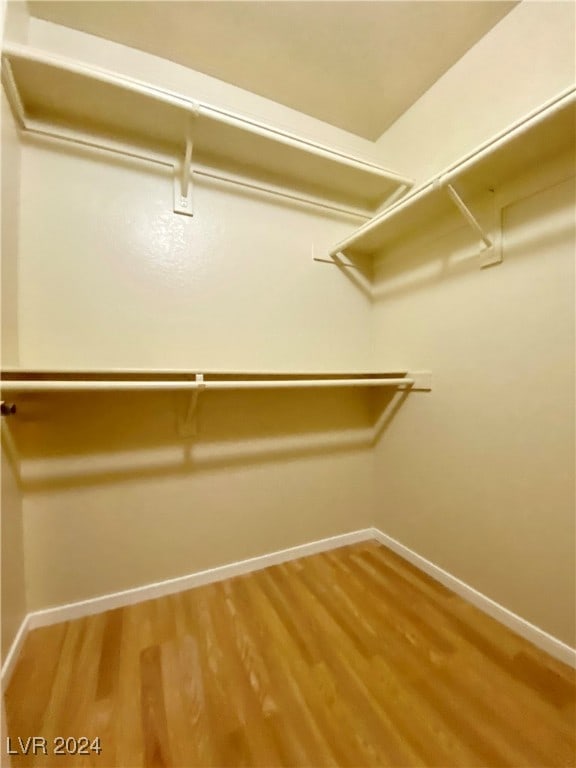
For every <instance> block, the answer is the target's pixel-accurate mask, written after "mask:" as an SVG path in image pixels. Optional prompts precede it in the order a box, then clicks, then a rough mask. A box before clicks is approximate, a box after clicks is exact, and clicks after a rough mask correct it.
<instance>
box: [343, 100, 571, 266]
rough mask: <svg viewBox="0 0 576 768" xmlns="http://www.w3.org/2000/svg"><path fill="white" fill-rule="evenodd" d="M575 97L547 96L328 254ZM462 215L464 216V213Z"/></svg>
mask: <svg viewBox="0 0 576 768" xmlns="http://www.w3.org/2000/svg"><path fill="white" fill-rule="evenodd" d="M575 98H576V88H574V86H571V87H570V88H567V89H565V90H564V91H562V92H561V93H559V94H558V95H557V96H555V97H554V98H553V99H550V101H548V102H546V103H545V104H543V105H542V106H541V107H539V108H538V109H535V110H534V111H533V112H530V113H529V114H528V115H526V116H525V117H523V118H522V119H521V120H519V121H517V122H516V123H514V124H513V125H511V126H510V127H509V128H507V129H506V130H505V131H502V132H501V133H499V134H498V135H496V136H494V137H492V138H491V139H488V141H485V142H484V143H483V144H481V145H480V146H479V147H477V148H476V149H475V150H473V151H472V152H469V153H468V154H467V155H465V156H464V157H462V158H461V159H460V160H458V161H457V162H456V163H454V164H453V165H451V166H449V167H448V168H446V170H444V171H443V172H442V173H440V174H439V175H438V176H436V177H434V178H433V179H431V180H429V181H427V182H425V183H424V184H422V185H421V186H419V187H417V188H416V189H414V190H412V191H411V192H409V193H408V194H407V195H406V196H405V197H403V198H402V199H401V200H400V201H399V202H397V203H395V204H393V205H391V206H390V207H389V208H386V209H385V210H384V211H382V213H380V214H378V215H377V216H375V217H374V218H372V219H371V220H370V221H368V222H367V223H366V224H364V225H362V227H360V229H359V230H357V231H356V232H354V233H353V234H352V235H350V237H348V238H346V239H345V240H342V241H341V242H340V243H338V244H337V245H336V246H335V247H334V248H333V249H332V250H331V251H330V254H329V255H330V256H332V257H334V256H336V255H338V254H339V253H341V252H343V251H346V249H347V248H350V247H351V246H354V245H355V243H356V242H357V241H359V240H362V238H363V237H364V236H365V235H367V234H369V233H370V232H372V230H374V229H377V228H378V227H380V226H381V225H382V224H383V223H384V222H385V221H386V220H387V219H388V218H393V217H394V216H395V215H396V214H397V213H399V212H400V211H403V210H404V209H405V208H410V207H411V206H412V205H413V204H414V203H416V202H418V201H419V200H421V199H422V198H424V197H428V196H429V195H430V194H432V193H433V192H436V191H437V190H439V189H442V188H444V187H449V186H450V185H451V183H452V182H454V181H456V179H457V178H458V176H460V174H462V173H463V172H464V171H467V170H468V169H469V168H471V167H472V166H474V165H476V163H478V162H480V161H481V160H484V159H485V158H486V157H489V156H490V155H491V154H493V153H494V152H496V151H497V150H498V149H500V148H501V147H503V146H505V145H506V144H509V143H510V142H512V141H514V139H516V138H517V137H518V136H521V135H522V134H523V133H526V131H529V130H530V129H531V128H534V127H535V126H537V125H539V124H540V123H542V122H545V121H546V120H548V119H549V118H550V117H552V116H553V115H555V114H556V113H558V112H560V111H561V110H563V109H565V108H566V107H567V106H569V105H571V104H572V103H573V102H574V100H575ZM457 204H458V203H457ZM459 207H460V206H459ZM461 210H462V209H461ZM465 215H466V216H467V217H468V212H467V213H466V214H465ZM473 226H474V224H473ZM482 238H483V235H482Z"/></svg>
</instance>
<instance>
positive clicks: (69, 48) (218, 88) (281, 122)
mask: <svg viewBox="0 0 576 768" xmlns="http://www.w3.org/2000/svg"><path fill="white" fill-rule="evenodd" d="M29 43H30V45H33V46H35V47H38V48H41V49H43V50H46V51H52V52H53V53H56V54H58V55H60V56H67V57H70V58H72V59H77V60H78V61H83V62H85V63H87V64H92V65H95V66H100V67H103V68H104V69H110V70H112V71H114V72H117V73H120V74H123V75H127V76H129V77H134V78H137V79H140V80H144V81H145V82H148V83H151V84H154V85H157V86H159V87H161V88H165V89H168V90H173V91H175V92H177V93H181V94H184V95H185V96H188V97H189V98H192V99H197V100H198V101H204V102H207V103H209V104H213V105H214V106H217V107H221V108H223V109H230V110H231V111H232V112H236V113H238V114H242V115H246V116H249V117H253V118H255V119H256V120H260V121H262V122H264V123H269V124H270V125H272V126H274V127H276V128H284V129H285V130H287V131H292V132H294V133H296V134H298V135H301V136H303V137H307V138H309V139H315V140H317V141H319V142H321V143H325V144H327V145H329V146H332V147H335V148H336V147H339V148H340V149H342V150H343V151H347V152H350V153H352V154H357V155H359V156H362V157H365V158H367V159H372V160H374V159H375V158H377V157H379V156H380V155H379V153H377V151H376V148H375V146H374V143H373V142H371V141H368V140H367V139H363V138H360V137H359V136H355V135H354V134H351V133H349V132H348V131H344V130H342V129H340V128H335V127H334V126H333V125H329V124H328V123H325V122H323V121H322V120H317V119H316V118H313V117H310V116H309V115H304V114H303V113H302V112H297V111H296V110H294V109H290V108H289V107H285V106H284V105H282V104H278V103H276V102H274V101H271V100H270V99H266V98H264V97H262V96H258V95H256V94H254V93H251V92H249V91H246V90H244V89H242V88H237V87H236V86H233V85H230V84H229V83H225V82H223V81H222V80H218V79H217V78H215V77H210V76H209V75H205V74H203V73H201V72H196V71H194V70H191V69H188V68H186V67H183V66H181V65H179V64H175V63H174V62H172V61H167V60H166V59H162V58H160V57H158V56H153V55H151V54H149V53H144V52H143V51H137V50H135V49H133V48H128V47H127V46H124V45H120V44H118V43H113V42H110V41H108V40H103V39H101V38H99V37H95V36H94V35H88V34H86V33H84V32H78V31H77V30H73V29H67V28H66V27H62V26H60V25H58V24H52V23H50V22H47V21H43V20H41V19H35V18H32V19H31V21H30V30H29ZM392 170H395V169H394V168H392Z"/></svg>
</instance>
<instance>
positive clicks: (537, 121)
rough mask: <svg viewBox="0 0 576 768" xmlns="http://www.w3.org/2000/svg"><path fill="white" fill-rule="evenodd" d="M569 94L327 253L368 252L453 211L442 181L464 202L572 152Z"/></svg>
mask: <svg viewBox="0 0 576 768" xmlns="http://www.w3.org/2000/svg"><path fill="white" fill-rule="evenodd" d="M575 94H576V89H575V88H570V89H568V90H566V91H564V92H563V93H561V94H559V95H558V96H557V97H556V98H555V99H553V100H551V101H550V102H547V103H546V104H545V105H543V106H542V107H541V108H540V109H538V110H536V111H534V112H532V113H530V114H529V115H527V116H526V117H525V118H524V119H523V120H520V121H518V122H517V123H514V125H512V126H510V127H509V128H508V129H506V130H505V131H502V132H501V133H499V134H498V135H497V136H495V137H494V138H492V139H491V140H490V141H488V142H486V143H485V144H483V145H482V146H481V147H479V148H478V149H476V150H475V151H474V152H472V153H470V154H469V155H467V156H466V157H464V158H463V159H462V160H460V161H459V162H458V163H455V164H454V165H452V166H450V167H449V168H447V169H446V170H445V171H444V172H443V173H441V174H440V175H439V176H437V177H436V178H434V179H432V180H430V181H429V182H427V183H425V184H422V185H421V186H420V187H418V188H416V189H414V190H413V191H412V192H410V194H408V195H407V196H406V197H404V198H403V199H402V200H400V202H398V203H396V204H394V205H392V206H390V207H389V208H387V209H386V210H385V211H383V212H382V213H381V214H379V215H377V216H375V217H374V218H372V219H371V220H370V221H368V222H366V224H364V225H362V226H361V227H360V228H359V229H358V230H357V231H356V232H354V233H353V234H352V235H350V236H349V237H347V238H346V239H345V240H342V241H341V242H339V243H338V244H337V245H336V246H335V247H334V248H333V249H332V250H331V251H330V255H331V256H336V255H337V254H339V253H346V254H349V255H354V254H358V255H362V256H367V255H373V254H375V253H377V252H379V251H382V250H383V249H384V248H385V247H387V246H390V245H391V244H392V243H394V242H396V241H399V240H401V239H402V238H404V237H406V236H407V235H409V234H410V233H411V232H413V231H416V230H421V229H422V228H423V227H425V226H426V225H428V224H430V223H431V222H433V221H438V220H439V219H441V218H442V217H444V216H446V215H448V214H450V213H452V212H455V211H456V208H455V206H454V202H453V201H452V200H451V199H450V196H449V194H448V193H447V189H446V188H447V186H448V185H452V184H454V185H455V187H456V189H457V192H458V193H459V195H460V196H461V197H462V198H463V199H464V200H465V201H469V200H472V199H473V198H474V197H475V196H477V195H478V194H480V193H485V192H487V191H488V190H497V189H498V188H499V187H500V186H502V185H503V184H504V183H505V182H507V181H508V180H510V179H513V178H514V177H515V176H518V175H519V174H521V173H522V172H524V171H526V170H527V169H529V168H530V167H532V166H535V165H538V164H542V163H544V162H546V161H547V160H549V159H551V158H552V157H555V156H557V155H559V154H560V153H563V152H567V151H570V150H571V151H572V152H574V147H575V140H576V105H575ZM572 165H573V166H574V162H572Z"/></svg>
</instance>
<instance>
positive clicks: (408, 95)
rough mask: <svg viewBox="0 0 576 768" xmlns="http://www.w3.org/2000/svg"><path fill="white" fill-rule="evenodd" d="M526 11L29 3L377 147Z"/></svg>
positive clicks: (442, 5)
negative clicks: (496, 29)
mask: <svg viewBox="0 0 576 768" xmlns="http://www.w3.org/2000/svg"><path fill="white" fill-rule="evenodd" d="M515 4H516V3H515V2H499V1H498V0H488V1H487V2H482V1H480V0H470V1H462V2H451V1H450V0H448V1H446V2H444V1H443V0H442V1H440V0H424V1H422V2H418V1H414V2H407V1H406V0H404V1H402V0H398V1H397V2H391V1H389V0H376V2H372V1H370V2H364V1H363V0H357V1H355V2H346V1H345V0H344V1H342V2H339V1H331V0H323V1H321V2H315V1H312V2H292V0H286V1H284V2H280V1H274V0H267V1H265V2H262V1H261V0H257V1H256V2H254V1H252V0H250V1H246V2H245V1H244V0H236V1H235V2H227V1H225V0H223V1H215V0H211V1H210V2H204V1H203V0H194V2H171V1H168V0H157V1H154V0H152V1H148V2H142V1H134V0H129V1H128V2H125V1H123V0H122V1H117V0H111V1H109V2H99V1H94V2H93V1H92V0H67V1H65V2H51V1H46V0H29V3H28V5H29V8H30V13H31V14H32V15H33V16H35V17H37V18H40V19H44V20H46V21H51V22H54V23H56V24H62V25H64V26H67V27H72V28H73V29H77V30H80V31H82V32H87V33H89V34H92V35H96V36H99V37H103V38H106V39H108V40H112V41H114V42H117V43H121V44H123V45H127V46H131V47H132V48H137V49H140V50H142V51H146V52H148V53H152V54H155V55H156V56H162V57H163V58H165V59H169V60H171V61H174V62H177V63H178V64H182V65H184V66H186V67H190V68H192V69H195V70H198V71H199V72H204V73H205V74H208V75H212V76H213V77H217V78H219V79H220V80H224V81H226V82H228V83H232V84H233V85H236V86H239V87H241V88H244V89H246V90H249V91H252V92H254V93H257V94H258V95H260V96H265V97H267V98H269V99H272V100H274V101H277V102H279V103H281V104H285V105H286V106H289V107H292V108H293V109H297V110H299V111H300V112H304V113H305V114H308V115H312V116H313V117H316V118H318V119H320V120H324V121H325V122H327V123H331V124H332V125H335V126H337V127H339V128H343V129H345V130H347V131H350V132H351V133H354V134H357V135H359V136H362V137H364V138H367V139H372V140H375V139H377V138H378V137H379V136H380V135H381V134H382V133H383V132H384V131H385V130H386V128H388V127H389V126H390V124H391V123H393V122H394V121H395V120H396V119H397V118H398V117H399V116H400V115H401V114H402V113H403V112H404V111H405V110H406V109H408V107H410V106H411V104H413V103H414V102H415V101H416V100H417V99H418V98H419V97H420V96H421V95H422V94H423V93H424V92H425V91H426V90H427V89H428V88H429V87H430V86H431V85H432V84H433V83H434V82H435V81H436V80H437V79H438V78H439V77H440V76H441V75H442V74H443V73H444V72H446V70H448V69H449V68H450V67H451V66H452V65H453V64H454V63H455V62H456V61H457V60H458V59H459V58H460V57H461V56H462V55H463V54H464V53H465V52H466V51H467V50H468V49H469V48H471V47H472V46H473V45H474V44H475V43H476V42H477V41H478V40H479V39H480V38H481V37H483V36H484V35H485V34H486V33H487V32H488V31H489V30H490V29H491V28H492V27H493V26H494V25H495V24H497V23H498V21H500V19H502V17H503V16H505V15H506V14H507V13H508V12H509V11H510V10H511V9H512V8H513V7H514V5H515Z"/></svg>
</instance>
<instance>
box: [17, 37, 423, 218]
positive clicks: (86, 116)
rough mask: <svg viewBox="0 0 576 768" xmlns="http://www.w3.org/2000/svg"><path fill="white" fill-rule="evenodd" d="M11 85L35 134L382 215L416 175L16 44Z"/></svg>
mask: <svg viewBox="0 0 576 768" xmlns="http://www.w3.org/2000/svg"><path fill="white" fill-rule="evenodd" d="M3 57H4V62H3V67H2V68H3V73H4V84H5V88H6V91H7V94H8V96H9V98H10V101H11V104H12V107H13V109H14V111H15V113H16V116H17V118H18V119H19V120H20V122H21V125H22V127H23V128H24V129H26V130H31V131H34V130H36V129H42V128H46V127H47V126H48V127H50V128H51V129H56V130H58V129H63V130H64V131H80V132H81V133H83V134H88V135H90V136H94V135H96V136H98V137H100V138H104V139H113V140H116V141H122V142H125V143H129V144H131V145H136V146H138V147H143V148H148V149H152V150H154V151H158V152H165V153H168V154H170V155H171V156H176V157H177V158H181V157H182V156H183V154H184V147H185V145H186V138H187V134H188V131H189V130H191V135H192V138H193V144H194V158H193V161H198V162H201V163H204V164H206V165H210V166H212V167H223V166H225V167H226V168H227V169H229V170H232V171H236V172H238V173H240V174H245V175H248V176H250V177H257V178H259V179H263V180H265V181H268V182H272V183H275V184H279V185H281V186H289V187H291V188H294V189H297V190H302V191H305V192H307V193H309V194H312V195H317V196H320V197H322V198H325V199H330V200H334V201H337V202H340V203H343V204H348V205H354V206H357V207H361V208H363V209H364V210H367V211H372V212H373V211H374V210H376V208H377V207H378V206H380V205H381V204H382V203H383V202H384V201H386V200H387V199H389V198H390V196H391V195H392V194H394V193H395V192H397V191H399V190H402V189H406V188H409V187H410V186H412V183H411V181H410V180H409V179H407V178H405V177H403V176H400V175H398V174H396V173H393V172H391V171H389V170H386V169H385V168H382V167H380V166H378V165H376V164H374V163H372V162H370V161H368V160H364V159H361V158H358V157H354V156H351V155H348V154H346V153H343V152H340V151H338V150H334V149H330V148H329V147H326V146H323V145H321V144H318V143H317V142H314V141H309V140H307V139H304V138H301V137H298V136H295V135H293V134H291V133H288V132H286V131H283V130H278V129H276V128H273V127H271V126H268V125H265V124H262V123H259V122H256V121H255V120H251V119H248V118H246V117H242V116H240V115H236V114H233V113H231V112H227V111H225V110H222V109H218V108H216V107H214V106H211V105H209V104H205V103H201V102H195V101H192V100H191V99H188V98H186V97H184V96H181V95H178V94H175V93H171V92H168V91H164V90H162V89H159V88H156V87H154V86H152V85H150V84H147V83H143V82H141V81H137V80H133V79H131V78H127V77H123V76H120V75H118V74H115V73H113V72H109V71H107V70H103V69H99V68H96V67H91V66H87V65H84V64H81V63H78V62H75V61H72V60H68V59H64V58H61V57H57V56H54V55H52V54H48V53H46V52H43V51H38V50H35V49H32V48H29V47H26V46H19V45H10V46H7V47H6V48H5V49H4V52H3Z"/></svg>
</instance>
